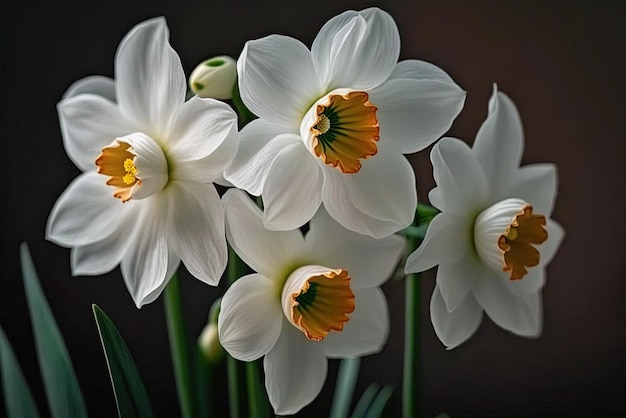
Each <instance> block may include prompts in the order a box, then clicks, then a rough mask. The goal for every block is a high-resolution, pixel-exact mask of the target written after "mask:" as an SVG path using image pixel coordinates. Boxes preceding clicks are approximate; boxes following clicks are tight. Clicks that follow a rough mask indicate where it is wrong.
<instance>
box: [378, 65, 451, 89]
mask: <svg viewBox="0 0 626 418" xmlns="http://www.w3.org/2000/svg"><path fill="white" fill-rule="evenodd" d="M403 78H407V79H413V80H436V81H440V82H442V83H446V84H456V83H455V82H454V81H453V80H452V78H451V77H450V76H449V75H448V74H447V73H446V72H445V71H443V70H442V69H441V68H439V67H437V66H436V65H434V64H431V63H430V62H426V61H420V60H413V59H410V60H404V61H400V62H399V63H398V64H396V66H395V68H394V69H393V72H392V73H391V75H390V76H389V79H390V80H393V79H397V80H399V79H403Z"/></svg>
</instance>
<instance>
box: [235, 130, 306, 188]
mask: <svg viewBox="0 0 626 418" xmlns="http://www.w3.org/2000/svg"><path fill="white" fill-rule="evenodd" d="M296 142H301V140H300V136H299V135H298V134H293V133H286V132H285V128H283V127H282V126H280V125H275V124H271V123H268V122H265V121H264V120H261V119H256V120H254V121H252V122H251V123H250V124H248V125H246V126H245V127H244V128H243V129H242V130H241V132H239V149H238V150H237V154H236V155H235V158H234V159H233V161H232V162H231V164H230V166H229V167H227V168H226V171H224V178H225V179H226V180H228V181H229V182H231V183H232V184H234V185H235V186H236V187H238V188H240V189H244V190H245V191H247V192H248V193H250V194H253V195H255V196H258V195H260V194H261V193H262V192H263V185H264V184H265V179H266V178H267V175H268V173H269V171H270V168H271V167H272V164H273V163H274V159H275V158H276V156H278V153H279V152H280V151H281V150H282V149H283V148H285V147H286V146H287V145H289V144H293V143H296Z"/></svg>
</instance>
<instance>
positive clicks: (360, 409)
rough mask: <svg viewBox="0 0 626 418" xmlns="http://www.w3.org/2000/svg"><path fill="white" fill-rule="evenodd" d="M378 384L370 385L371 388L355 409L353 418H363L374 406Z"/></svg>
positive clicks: (362, 396) (363, 395)
mask: <svg viewBox="0 0 626 418" xmlns="http://www.w3.org/2000/svg"><path fill="white" fill-rule="evenodd" d="M378 388H379V386H378V383H373V382H372V383H370V384H369V386H368V387H367V388H366V389H365V391H363V394H362V395H361V398H360V399H359V402H358V403H357V404H356V406H355V407H354V411H352V415H351V417H352V418H363V417H364V416H365V413H366V412H367V410H368V408H369V407H370V405H371V404H372V401H373V400H374V397H376V393H377V392H378Z"/></svg>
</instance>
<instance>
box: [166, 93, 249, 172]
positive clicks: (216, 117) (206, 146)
mask: <svg viewBox="0 0 626 418" xmlns="http://www.w3.org/2000/svg"><path fill="white" fill-rule="evenodd" d="M170 129H171V131H170V133H169V135H168V138H167V146H168V151H169V152H170V153H171V157H172V158H173V159H175V160H176V161H195V160H199V159H202V158H205V157H207V156H209V155H211V154H212V153H213V152H214V151H215V150H216V149H217V148H218V147H219V146H220V145H222V144H223V143H224V142H225V141H237V115H236V114H235V112H233V110H232V109H231V108H230V106H228V105H227V104H226V103H224V102H221V101H219V100H214V99H202V98H200V97H198V96H194V97H193V98H191V99H189V100H188V101H187V102H185V103H184V104H183V105H182V106H181V107H180V108H179V109H178V112H177V113H176V115H175V116H174V119H173V121H172V126H171V127H170ZM227 164H228V161H226V162H225V163H223V167H222V168H221V170H224V168H226V165H227Z"/></svg>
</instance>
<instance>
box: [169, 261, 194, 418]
mask: <svg viewBox="0 0 626 418" xmlns="http://www.w3.org/2000/svg"><path fill="white" fill-rule="evenodd" d="M164 300H165V315H166V317H167V331H168V335H169V340H170V350H171V353H172V365H173V367H174V375H175V376H176V389H177V391H178V400H179V402H180V410H181V414H182V417H183V418H193V417H195V416H196V414H195V403H194V399H193V389H192V384H191V383H192V382H191V377H192V376H191V369H190V358H189V351H188V348H187V339H186V335H185V327H184V323H183V313H182V309H181V303H180V289H179V286H178V277H177V276H176V273H174V275H173V276H172V279H171V280H170V282H169V284H168V285H167V286H166V287H165V292H164Z"/></svg>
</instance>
